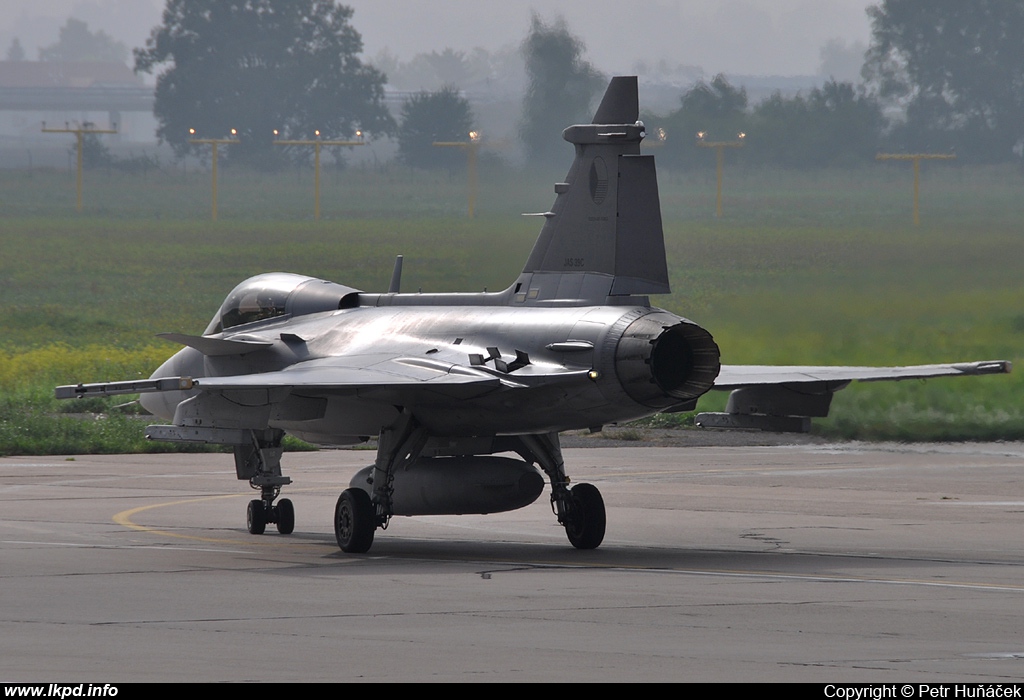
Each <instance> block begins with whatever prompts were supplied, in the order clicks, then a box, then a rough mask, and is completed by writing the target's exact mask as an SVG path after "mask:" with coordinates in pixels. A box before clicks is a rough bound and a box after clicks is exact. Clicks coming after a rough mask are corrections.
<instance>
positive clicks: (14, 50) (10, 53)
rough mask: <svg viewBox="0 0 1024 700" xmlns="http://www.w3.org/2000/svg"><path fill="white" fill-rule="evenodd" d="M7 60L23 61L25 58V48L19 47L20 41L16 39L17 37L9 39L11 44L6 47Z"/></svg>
mask: <svg viewBox="0 0 1024 700" xmlns="http://www.w3.org/2000/svg"><path fill="white" fill-rule="evenodd" d="M7 60H8V61H24V60H25V49H23V48H22V47H21V42H20V41H18V37H14V38H13V39H11V45H10V47H9V48H8V49H7Z"/></svg>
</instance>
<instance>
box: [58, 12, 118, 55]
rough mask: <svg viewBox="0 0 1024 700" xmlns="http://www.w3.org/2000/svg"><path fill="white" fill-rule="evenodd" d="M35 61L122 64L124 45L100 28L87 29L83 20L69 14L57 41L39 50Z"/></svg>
mask: <svg viewBox="0 0 1024 700" xmlns="http://www.w3.org/2000/svg"><path fill="white" fill-rule="evenodd" d="M39 60H40V61H66V62H69V63H93V62H109V63H124V62H125V61H127V60H128V47H127V46H125V45H124V44H122V43H121V42H120V41H117V40H116V39H114V38H113V37H111V36H110V35H108V34H107V33H106V32H104V31H103V30H99V31H97V32H95V33H93V32H90V31H89V25H88V24H87V23H86V22H83V21H82V20H80V19H75V18H74V17H69V18H68V21H67V22H66V23H65V24H64V26H63V27H61V28H60V35H59V36H58V39H57V42H56V43H54V44H51V45H50V46H46V47H44V48H41V49H39Z"/></svg>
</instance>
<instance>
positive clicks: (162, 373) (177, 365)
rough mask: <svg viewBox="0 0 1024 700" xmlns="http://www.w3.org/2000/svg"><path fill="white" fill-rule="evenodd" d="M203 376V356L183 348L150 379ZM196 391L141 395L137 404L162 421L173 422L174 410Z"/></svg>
mask: <svg viewBox="0 0 1024 700" xmlns="http://www.w3.org/2000/svg"><path fill="white" fill-rule="evenodd" d="M202 376H205V367H204V362H203V355H202V353H200V352H199V351H198V350H194V349H193V348H183V349H181V350H179V351H178V352H176V353H174V355H173V356H171V358H170V359H169V360H167V362H165V363H163V364H162V365H160V366H159V367H158V368H157V370H156V371H155V372H153V374H152V376H151V377H150V379H160V378H162V377H192V378H195V377H202ZM197 393H199V392H198V390H192V391H156V392H152V393H149V394H142V395H141V396H140V397H139V403H141V404H142V407H143V408H144V409H146V410H147V411H149V412H150V413H152V414H153V415H154V416H159V417H160V418H163V419H164V420H174V410H175V409H176V408H177V407H178V404H179V403H181V402H182V401H184V400H185V399H187V398H189V397H192V396H195V395H196V394H197Z"/></svg>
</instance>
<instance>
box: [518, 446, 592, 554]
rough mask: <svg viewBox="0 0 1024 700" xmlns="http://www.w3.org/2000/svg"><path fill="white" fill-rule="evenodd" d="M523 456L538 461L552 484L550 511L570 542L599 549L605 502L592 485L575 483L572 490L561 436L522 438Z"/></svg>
mask: <svg viewBox="0 0 1024 700" xmlns="http://www.w3.org/2000/svg"><path fill="white" fill-rule="evenodd" d="M519 441H520V444H521V445H522V450H517V451H519V454H520V456H521V457H522V458H523V459H525V460H526V461H528V462H536V463H537V464H539V465H540V468H541V469H543V470H544V473H545V474H547V475H548V479H550V481H551V509H552V510H553V511H554V513H555V516H556V517H557V518H558V522H559V524H560V525H562V527H564V528H565V534H566V536H568V538H569V542H570V543H572V546H573V547H575V548H576V549H597V547H598V546H599V545H600V544H601V542H602V541H603V540H604V531H605V525H606V517H605V509H604V499H603V498H601V492H600V491H598V490H597V487H596V486H594V485H592V484H576V486H574V487H572V488H571V489H570V488H569V477H568V476H566V474H565V462H563V461H562V449H561V447H560V446H559V444H558V433H549V434H547V435H521V436H520V437H519Z"/></svg>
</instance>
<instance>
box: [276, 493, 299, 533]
mask: <svg viewBox="0 0 1024 700" xmlns="http://www.w3.org/2000/svg"><path fill="white" fill-rule="evenodd" d="M276 508H277V531H278V532H280V533H281V534H282V535H290V534H292V532H294V531H295V506H293V505H292V502H291V501H290V500H288V499H287V498H282V499H281V500H280V501H278V502H277V506H276Z"/></svg>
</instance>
